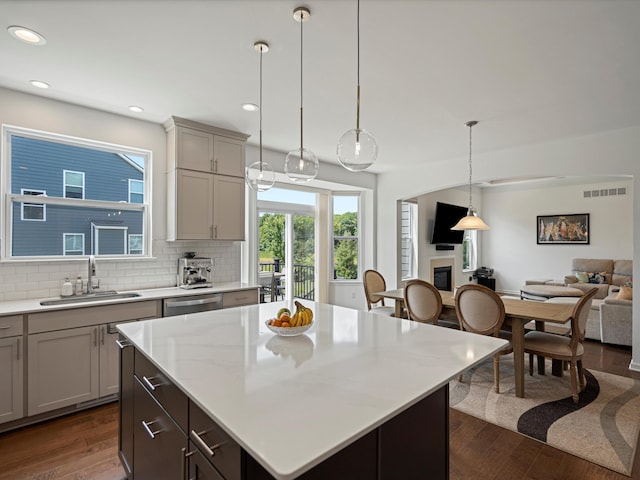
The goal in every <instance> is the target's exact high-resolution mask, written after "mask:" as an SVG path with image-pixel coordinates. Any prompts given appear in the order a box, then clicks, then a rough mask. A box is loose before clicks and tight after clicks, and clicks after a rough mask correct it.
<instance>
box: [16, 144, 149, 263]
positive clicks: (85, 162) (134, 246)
mask: <svg viewBox="0 0 640 480" xmlns="http://www.w3.org/2000/svg"><path fill="white" fill-rule="evenodd" d="M141 163H142V162H139V161H137V160H136V159H135V158H133V157H130V156H127V155H120V154H117V153H113V152H105V151H100V150H97V149H92V148H85V147H79V146H77V145H67V144H62V143H55V142H49V141H45V140H40V139H34V138H29V137H19V136H13V137H12V140H11V192H12V193H14V194H22V195H34V196H35V197H37V196H41V195H44V196H47V197H58V198H74V199H84V200H99V201H109V202H127V203H144V168H143V165H141ZM142 234H143V214H142V212H140V211H130V210H129V211H127V210H116V209H114V208H100V207H99V206H69V205H54V204H42V203H38V202H37V198H34V202H33V203H14V204H13V242H12V254H13V256H40V255H90V254H97V255H114V254H115V255H123V254H142V253H143V251H142V248H143V247H142V245H143V243H144V242H143V239H142Z"/></svg>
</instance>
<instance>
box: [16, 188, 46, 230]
mask: <svg viewBox="0 0 640 480" xmlns="http://www.w3.org/2000/svg"><path fill="white" fill-rule="evenodd" d="M20 193H22V195H34V196H39V195H46V194H47V192H45V191H44V190H27V189H26V188H21V189H20ZM20 219H21V220H25V221H36V222H38V221H39V222H45V221H46V220H47V209H46V206H45V205H43V204H42V203H28V202H22V205H21V210H20Z"/></svg>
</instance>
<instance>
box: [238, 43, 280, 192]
mask: <svg viewBox="0 0 640 480" xmlns="http://www.w3.org/2000/svg"><path fill="white" fill-rule="evenodd" d="M253 48H254V49H255V50H256V52H259V53H260V105H259V107H258V109H259V110H260V160H258V161H257V162H253V163H252V164H251V165H249V166H248V167H247V172H246V176H245V180H246V182H247V185H249V187H250V188H251V189H252V190H255V191H256V192H264V191H265V190H269V189H270V188H271V187H273V184H274V183H275V180H276V176H275V173H274V171H273V168H272V167H271V165H269V164H268V163H267V162H263V161H262V54H264V53H267V52H268V51H269V44H268V43H267V42H256V43H255V44H254V45H253Z"/></svg>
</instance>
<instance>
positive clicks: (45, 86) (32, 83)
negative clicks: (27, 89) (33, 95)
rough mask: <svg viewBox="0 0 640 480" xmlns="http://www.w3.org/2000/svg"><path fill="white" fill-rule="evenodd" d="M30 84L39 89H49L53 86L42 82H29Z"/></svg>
mask: <svg viewBox="0 0 640 480" xmlns="http://www.w3.org/2000/svg"><path fill="white" fill-rule="evenodd" d="M29 83H30V84H31V85H33V86H34V87H38V88H49V87H50V86H51V85H49V84H48V83H47V82H41V81H40V80H29Z"/></svg>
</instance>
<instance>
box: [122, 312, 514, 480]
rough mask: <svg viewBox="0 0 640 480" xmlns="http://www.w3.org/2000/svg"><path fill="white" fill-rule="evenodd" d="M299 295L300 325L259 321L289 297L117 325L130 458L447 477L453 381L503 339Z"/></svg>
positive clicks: (134, 463)
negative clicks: (305, 322) (306, 324)
mask: <svg viewBox="0 0 640 480" xmlns="http://www.w3.org/2000/svg"><path fill="white" fill-rule="evenodd" d="M303 303H304V304H305V305H306V306H307V307H310V308H311V309H312V310H313V311H314V314H315V317H314V322H315V323H314V325H313V326H312V327H311V329H310V330H309V331H307V332H306V333H305V334H303V335H300V336H296V337H280V336H276V335H274V334H273V333H272V332H271V331H269V330H268V329H267V327H266V325H265V321H266V320H268V319H269V318H272V317H274V316H275V314H276V312H277V311H278V309H279V308H281V307H283V306H289V305H287V303H285V302H275V303H269V304H261V305H255V306H248V307H241V308H233V309H228V310H218V311H212V312H203V313H197V314H191V315H184V316H177V317H169V318H163V319H157V320H153V321H141V322H136V323H130V324H123V325H119V326H118V329H119V330H120V332H121V334H122V335H123V337H124V338H123V340H124V341H125V342H127V343H126V344H125V345H127V344H128V345H131V348H128V347H125V348H123V349H122V363H121V364H122V372H121V381H122V382H124V383H125V384H123V385H122V386H121V394H122V398H121V409H122V411H121V414H122V418H123V421H122V431H121V438H120V444H121V458H122V459H123V464H124V465H125V468H126V469H127V470H130V469H131V470H133V472H134V473H135V474H137V473H138V472H139V471H140V470H141V469H147V468H152V466H150V462H149V460H148V459H147V457H149V456H153V457H154V458H155V459H158V460H157V462H163V463H164V464H163V465H162V471H163V472H164V474H165V475H168V472H169V471H170V470H171V468H175V469H176V472H177V474H176V476H180V475H185V474H188V475H189V477H188V478H192V477H193V476H195V475H200V474H201V473H202V472H203V471H204V470H202V468H204V467H202V463H200V464H199V463H198V462H199V460H198V459H200V460H201V459H202V457H205V458H206V460H207V461H208V462H209V463H210V464H211V465H210V466H212V467H215V468H212V469H211V472H212V475H211V476H210V477H206V478H237V479H241V478H242V479H249V478H277V479H282V480H288V479H292V478H305V479H306V478H333V479H336V478H355V477H356V476H357V477H360V478H382V479H385V478H389V479H393V478H430V479H432V478H448V428H449V425H448V383H449V381H450V380H451V379H453V378H455V377H456V376H457V375H458V374H459V373H461V372H463V371H465V370H466V369H468V368H470V367H472V366H474V365H476V364H477V363H479V362H481V361H482V360H483V359H485V358H487V357H489V356H491V355H492V354H493V353H494V352H496V351H497V350H499V349H500V348H502V346H503V345H504V344H505V343H506V342H505V341H504V340H499V339H495V338H489V337H484V336H480V335H474V334H470V333H466V332H461V331H457V330H451V329H447V328H443V327H437V326H433V325H425V324H419V323H415V322H412V321H409V320H403V319H396V318H391V317H385V316H380V315H376V314H374V313H369V312H364V311H359V310H353V309H349V308H343V307H337V306H332V305H325V304H318V303H313V302H303ZM127 352H129V353H127ZM127 383H129V385H126V384H127ZM163 390H164V392H163ZM158 392H163V393H158ZM171 392H173V393H171ZM161 395H164V397H162V396H161ZM147 397H151V398H152V400H151V402H149V399H148V398H147ZM138 400H141V401H143V402H146V403H144V404H143V405H142V406H140V405H139V401H138ZM136 404H138V406H137V407H136ZM156 405H159V406H161V407H162V408H161V409H158V410H157V411H158V412H160V413H158V415H155V414H153V413H152V412H153V411H154V410H153V408H155V406H156ZM187 405H188V406H187ZM152 407H153V408H152ZM183 410H184V411H183ZM164 414H166V416H167V417H168V419H161V418H160V417H161V416H162V415H164ZM130 423H131V426H132V428H133V431H132V432H129V430H128V429H129V427H130V425H129V424H130ZM165 432H169V433H171V435H173V438H174V440H175V441H173V442H171V443H172V446H167V445H163V446H162V448H163V449H165V450H162V449H161V450H159V449H158V447H157V446H154V444H153V442H154V441H156V439H159V438H161V437H163V435H165V437H166V438H168V437H169V434H168V433H167V434H165ZM145 437H146V438H145ZM154 437H155V438H154ZM138 441H141V442H143V445H141V446H138V444H137V442H138ZM145 442H146V444H145ZM158 445H159V444H158ZM123 450H124V452H123ZM165 451H166V454H164V453H162V452H165ZM145 452H146V453H148V455H147V454H146V453H145ZM192 460H193V461H192ZM198 465H200V467H198ZM155 466H156V467H157V466H158V465H157V463H156V465H155ZM206 466H208V465H206V464H205V467H206ZM198 468H200V470H198ZM187 470H189V471H188V472H187ZM196 470H197V471H196ZM140 476H141V477H143V478H151V477H150V475H149V472H145V473H143V472H141V473H140ZM169 477H171V478H173V476H172V475H168V476H167V477H166V478H169ZM138 478H139V477H138ZM183 478H185V477H183ZM197 478H201V477H200V476H198V477H197Z"/></svg>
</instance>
